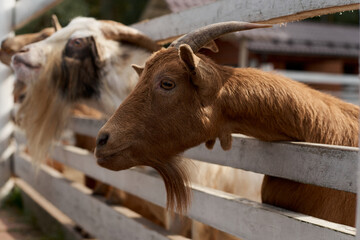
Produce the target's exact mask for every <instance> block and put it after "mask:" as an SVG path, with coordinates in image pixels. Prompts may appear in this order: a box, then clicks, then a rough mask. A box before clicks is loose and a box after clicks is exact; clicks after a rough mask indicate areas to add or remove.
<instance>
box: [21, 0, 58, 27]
mask: <svg viewBox="0 0 360 240" xmlns="http://www.w3.org/2000/svg"><path fill="white" fill-rule="evenodd" d="M61 1H62V0H20V1H17V2H16V7H15V29H18V28H21V27H22V26H24V25H25V24H26V23H28V22H29V21H31V20H32V19H34V18H36V17H38V16H40V15H41V14H43V13H44V12H46V11H48V10H49V9H50V8H52V7H54V6H56V5H57V4H59V3H60V2H61ZM50 21H51V20H50V19H49V22H50Z"/></svg>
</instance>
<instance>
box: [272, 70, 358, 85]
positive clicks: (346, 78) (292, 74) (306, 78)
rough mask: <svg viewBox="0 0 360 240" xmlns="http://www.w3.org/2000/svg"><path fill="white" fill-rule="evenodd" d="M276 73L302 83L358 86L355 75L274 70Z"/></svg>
mask: <svg viewBox="0 0 360 240" xmlns="http://www.w3.org/2000/svg"><path fill="white" fill-rule="evenodd" d="M276 72H278V73H281V74H283V75H285V76H286V77H288V78H291V79H293V80H296V81H299V82H304V83H317V84H336V85H337V84H340V85H354V86H356V87H357V86H358V85H359V76H358V75H355V74H329V73H320V72H305V71H292V70H276Z"/></svg>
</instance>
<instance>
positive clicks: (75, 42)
mask: <svg viewBox="0 0 360 240" xmlns="http://www.w3.org/2000/svg"><path fill="white" fill-rule="evenodd" d="M82 43H83V41H82V40H81V39H79V38H75V39H72V40H71V42H70V45H72V46H74V47H81V46H82Z"/></svg>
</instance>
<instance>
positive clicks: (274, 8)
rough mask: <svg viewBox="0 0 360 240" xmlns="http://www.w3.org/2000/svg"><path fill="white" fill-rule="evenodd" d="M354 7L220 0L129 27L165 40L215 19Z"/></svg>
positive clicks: (277, 17) (285, 16) (268, 18)
mask: <svg viewBox="0 0 360 240" xmlns="http://www.w3.org/2000/svg"><path fill="white" fill-rule="evenodd" d="M356 9H359V2H358V0H307V1H293V0H282V1H279V0H241V1H239V0H222V1H216V2H214V3H210V4H207V5H204V6H201V7H195V8H191V9H188V10H185V11H182V12H179V13H173V14H169V15H165V16H161V17H158V18H155V19H152V20H149V21H144V22H140V23H137V24H133V25H132V27H134V28H137V29H139V30H140V31H142V32H144V33H145V34H147V35H148V36H150V37H151V38H152V39H154V40H157V41H164V40H167V39H173V38H174V37H176V36H179V35H183V34H185V33H188V32H190V31H191V30H194V29H197V28H200V27H203V26H206V25H208V24H212V23H216V22H224V21H245V22H260V23H272V24H277V23H286V22H291V21H299V20H302V19H305V18H311V17H315V16H320V15H323V14H330V13H335V12H342V11H349V10H356ZM194 16H196V17H194ZM164 42H166V41H164Z"/></svg>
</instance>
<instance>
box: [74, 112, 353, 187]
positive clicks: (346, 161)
mask: <svg viewBox="0 0 360 240" xmlns="http://www.w3.org/2000/svg"><path fill="white" fill-rule="evenodd" d="M103 123H104V121H98V120H94V119H87V118H85V119H82V118H73V119H72V124H71V127H72V129H73V130H74V131H75V132H77V133H81V134H85V135H88V136H92V137H96V135H97V134H96V133H97V131H98V130H99V129H100V127H101V126H102V124H103ZM94 133H95V134H94ZM184 157H186V158H191V159H196V160H200V161H204V162H209V163H214V164H219V165H223V166H229V167H233V168H239V169H244V170H248V171H252V172H257V173H263V174H267V175H272V176H276V177H282V178H287V179H290V180H294V181H298V182H303V183H309V184H315V185H318V186H323V187H329V188H334V189H338V190H344V191H348V192H354V193H355V192H356V191H357V189H356V168H357V161H358V160H357V158H358V148H354V147H344V146H331V145H325V144H311V143H295V142H280V143H270V142H263V141H260V140H257V139H253V138H249V137H246V136H243V135H239V134H233V142H232V148H231V150H229V151H223V150H222V149H221V147H220V144H219V143H216V144H215V146H214V149H213V150H208V149H207V148H206V147H205V146H204V144H202V145H200V146H198V147H195V148H192V149H190V150H188V151H186V152H185V153H184Z"/></svg>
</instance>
